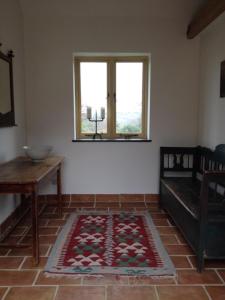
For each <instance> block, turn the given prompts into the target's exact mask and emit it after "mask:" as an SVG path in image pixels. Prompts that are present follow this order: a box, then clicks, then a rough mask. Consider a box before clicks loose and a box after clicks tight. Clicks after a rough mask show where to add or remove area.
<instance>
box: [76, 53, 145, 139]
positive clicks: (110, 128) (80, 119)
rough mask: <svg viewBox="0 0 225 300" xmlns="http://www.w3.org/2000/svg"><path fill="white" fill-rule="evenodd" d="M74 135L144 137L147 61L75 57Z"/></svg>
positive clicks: (135, 58)
mask: <svg viewBox="0 0 225 300" xmlns="http://www.w3.org/2000/svg"><path fill="white" fill-rule="evenodd" d="M74 64H75V68H74V70H75V98H76V99H75V101H76V102H75V104H76V105H75V111H76V137H77V138H78V139H82V138H84V139H87V138H92V137H93V135H94V134H95V132H96V123H95V122H94V120H95V119H96V118H97V119H101V120H102V119H103V120H102V121H99V122H98V125H97V126H98V127H97V131H98V133H100V134H101V137H102V138H105V139H124V138H129V139H132V138H134V139H146V138H147V111H148V108H147V98H148V64H149V60H148V57H147V56H143V57H135V56H132V57H123V56H121V57H114V56H113V57H98V56H96V57H86V56H83V57H75V61H74Z"/></svg>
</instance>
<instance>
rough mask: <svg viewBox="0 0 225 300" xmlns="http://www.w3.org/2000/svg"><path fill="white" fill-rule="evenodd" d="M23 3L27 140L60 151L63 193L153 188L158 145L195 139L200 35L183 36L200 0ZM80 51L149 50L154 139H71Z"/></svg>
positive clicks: (190, 142) (151, 190)
mask: <svg viewBox="0 0 225 300" xmlns="http://www.w3.org/2000/svg"><path fill="white" fill-rule="evenodd" d="M21 2H22V4H23V9H24V15H25V59H26V111H27V127H28V143H30V144H36V143H40V144H51V145H53V146H54V149H55V152H56V153H58V154H62V155H64V156H65V165H64V170H63V174H64V177H63V192H64V193H157V192H158V176H159V147H160V146H162V145H164V146H169V145H180V146H181V145H189V146H190V145H195V144H196V142H197V106H198V62H199V60H198V59H199V39H198V38H196V39H194V40H187V39H186V35H185V33H186V27H187V24H188V22H189V21H190V16H191V13H192V12H193V11H194V9H195V6H194V5H195V4H196V2H197V1H195V0H193V1H185V0H182V1H181V0H179V1H178V0H173V1H170V2H169V1H165V0H161V1H159V0H157V1H156V0H152V1H147V0H141V1H127V0H123V1H108V0H107V1H97V4H96V1H95V2H93V1H88V0H86V1H79V0H76V1H70V0H66V1H63V4H64V5H62V1H58V0H57V1H50V0H49V1H47V2H46V1H42V0H41V1H30V0H29V1H28V0H22V1H21ZM107 5H108V6H107ZM162 5H164V9H163V10H162V9H161V8H162ZM82 51H85V52H149V53H151V55H152V81H151V138H152V143H105V144H104V143H72V138H73V72H72V70H73V66H72V56H73V53H74V52H82Z"/></svg>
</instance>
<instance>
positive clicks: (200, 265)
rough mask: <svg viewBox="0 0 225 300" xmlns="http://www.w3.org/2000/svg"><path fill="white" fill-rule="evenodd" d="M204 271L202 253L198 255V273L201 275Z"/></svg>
mask: <svg viewBox="0 0 225 300" xmlns="http://www.w3.org/2000/svg"><path fill="white" fill-rule="evenodd" d="M203 270H204V255H203V252H202V251H201V252H200V253H198V254H197V271H198V272H199V273H201V272H202V271H203Z"/></svg>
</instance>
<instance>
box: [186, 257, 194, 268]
mask: <svg viewBox="0 0 225 300" xmlns="http://www.w3.org/2000/svg"><path fill="white" fill-rule="evenodd" d="M187 260H188V262H189V264H190V265H191V268H192V269H195V267H194V265H193V263H192V261H191V259H190V257H189V255H187Z"/></svg>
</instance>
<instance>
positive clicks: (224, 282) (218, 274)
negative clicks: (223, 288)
mask: <svg viewBox="0 0 225 300" xmlns="http://www.w3.org/2000/svg"><path fill="white" fill-rule="evenodd" d="M214 271H215V272H216V274H217V276H218V277H219V279H220V280H221V281H222V283H223V284H225V281H224V280H223V278H222V276H221V275H220V273H219V272H218V270H217V268H215V269H214Z"/></svg>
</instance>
